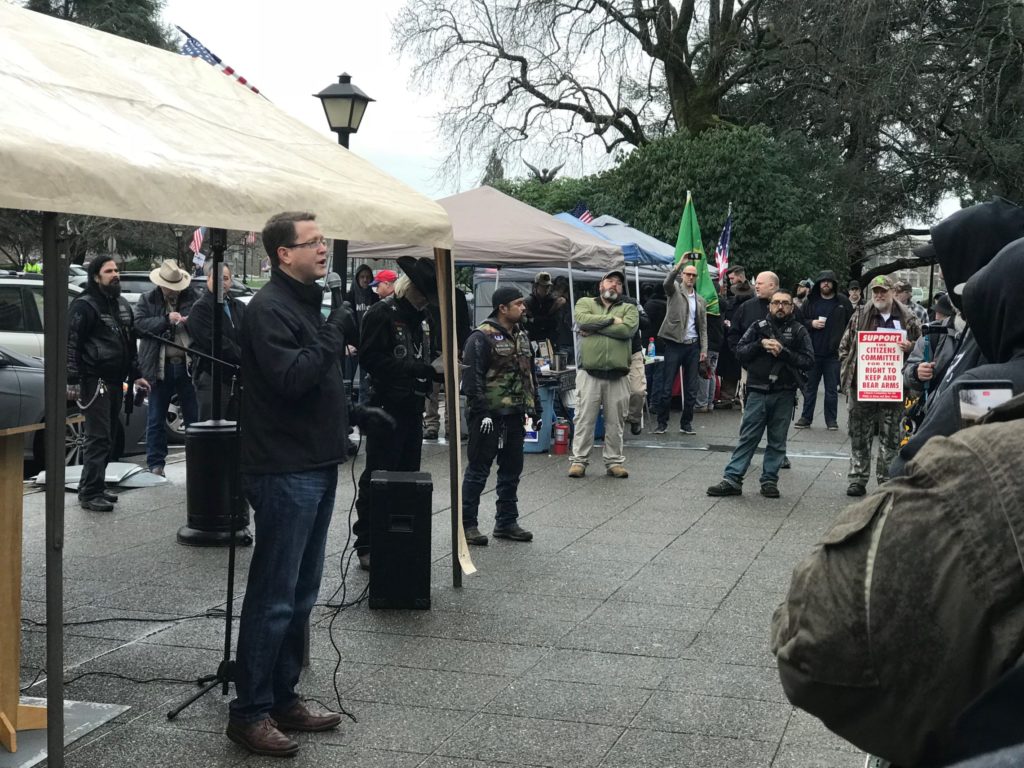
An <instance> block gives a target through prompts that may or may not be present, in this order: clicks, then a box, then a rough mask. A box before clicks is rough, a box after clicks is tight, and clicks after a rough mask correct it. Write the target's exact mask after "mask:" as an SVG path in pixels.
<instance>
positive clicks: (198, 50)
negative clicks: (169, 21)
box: [177, 27, 260, 93]
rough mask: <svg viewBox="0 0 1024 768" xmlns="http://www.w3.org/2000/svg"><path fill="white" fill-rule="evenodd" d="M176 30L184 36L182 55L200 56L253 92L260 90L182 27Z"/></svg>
mask: <svg viewBox="0 0 1024 768" xmlns="http://www.w3.org/2000/svg"><path fill="white" fill-rule="evenodd" d="M177 30H178V31H179V32H181V34H183V35H184V36H185V42H184V43H183V44H182V46H181V53H182V55H184V56H192V57H193V58H200V59H202V60H203V61H205V62H206V63H207V64H209V65H211V66H214V67H216V68H217V69H219V70H220V71H221V72H223V73H224V74H225V75H230V76H231V77H233V78H235V80H237V81H238V82H240V83H241V84H242V85H244V86H245V87H246V88H248V89H249V90H250V91H252V92H253V93H259V92H260V91H259V88H256V87H255V86H253V85H250V84H249V81H248V80H246V79H245V78H244V77H242V76H241V75H240V74H238V73H237V72H236V71H235V70H234V68H233V67H229V66H228V65H227V64H225V63H224V62H223V61H221V60H220V58H219V57H217V56H216V55H215V54H214V53H213V51H211V50H210V49H209V48H207V47H206V46H205V45H203V44H202V43H200V42H199V41H198V40H196V39H195V38H194V37H192V35H190V34H189V33H188V32H186V31H185V30H184V29H182V28H181V27H177Z"/></svg>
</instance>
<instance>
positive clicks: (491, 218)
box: [348, 187, 623, 269]
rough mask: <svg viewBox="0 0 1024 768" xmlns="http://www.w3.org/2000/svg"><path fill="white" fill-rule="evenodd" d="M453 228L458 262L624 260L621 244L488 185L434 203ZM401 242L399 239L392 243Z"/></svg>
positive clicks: (356, 251) (362, 253) (359, 249)
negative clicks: (442, 210) (445, 212)
mask: <svg viewBox="0 0 1024 768" xmlns="http://www.w3.org/2000/svg"><path fill="white" fill-rule="evenodd" d="M437 202H438V203H440V204H441V206H442V207H443V208H444V209H445V211H447V212H448V215H449V217H451V222H452V227H453V229H454V230H455V245H454V246H453V247H452V256H453V257H454V259H455V261H456V262H457V263H475V264H488V265H491V266H503V267H504V266H544V265H548V264H563V265H564V264H566V263H570V262H571V263H572V264H573V266H579V267H589V268H591V269H612V268H614V267H621V266H622V264H623V256H622V248H620V247H619V246H618V245H616V244H615V243H612V242H610V241H609V240H606V239H604V238H602V237H598V236H596V235H593V234H591V233H589V232H584V231H583V230H580V229H578V228H577V227H574V226H573V225H571V224H566V223H565V222H564V221H559V220H558V219H556V218H555V217H554V216H551V215H550V214H547V213H544V211H541V210H538V209H537V208H534V207H533V206H530V205H527V204H526V203H523V202H520V201H519V200H516V199H515V198H513V197H509V196H508V195H506V194H503V193H502V192H499V191H498V190H496V189H494V188H493V187H479V188H477V189H471V190H470V191H468V192H462V193H461V194H458V195H452V196H451V197H444V198H441V199H440V200H438V201H437ZM396 242H401V241H396ZM348 253H349V257H350V258H352V259H356V260H358V259H397V258H398V257H399V256H429V255H430V254H429V253H428V252H427V251H426V250H425V249H423V248H417V247H415V246H407V245H374V244H369V243H350V244H349V250H348Z"/></svg>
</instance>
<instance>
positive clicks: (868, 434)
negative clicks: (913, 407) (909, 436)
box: [839, 275, 921, 496]
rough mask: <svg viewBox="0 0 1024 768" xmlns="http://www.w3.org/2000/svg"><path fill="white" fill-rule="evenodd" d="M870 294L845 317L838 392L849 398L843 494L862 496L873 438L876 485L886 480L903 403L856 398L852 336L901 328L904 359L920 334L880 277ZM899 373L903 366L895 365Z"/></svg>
mask: <svg viewBox="0 0 1024 768" xmlns="http://www.w3.org/2000/svg"><path fill="white" fill-rule="evenodd" d="M868 289H869V291H870V295H869V297H868V299H867V301H866V303H865V304H864V305H862V306H860V307H857V309H856V311H855V312H854V313H853V317H851V318H850V324H849V325H848V326H847V329H846V333H845V334H843V340H842V341H841V342H840V344H839V364H840V366H841V373H840V376H839V385H840V386H839V388H840V390H841V391H842V392H845V393H847V395H848V396H849V403H850V406H849V433H850V474H849V476H848V479H849V481H850V485H849V486H848V487H847V489H846V495H847V496H863V495H864V494H865V493H866V492H867V490H866V489H867V484H868V479H869V478H870V476H871V445H872V442H873V440H874V437H875V435H877V436H878V461H877V463H876V465H875V473H876V478H877V480H878V484H879V485H881V484H882V483H884V482H885V481H886V480H888V479H889V465H890V464H892V460H893V459H894V458H895V456H896V449H897V448H899V441H900V422H901V421H902V419H903V401H902V400H901V401H899V402H861V401H859V400H858V399H857V334H858V332H859V331H877V330H885V329H892V330H897V331H899V330H902V331H906V338H905V339H904V341H903V342H902V343H901V344H900V346H901V348H902V349H903V360H904V363H905V362H906V358H907V354H908V353H909V352H910V350H912V349H913V348H914V342H915V341H916V340H917V339H918V337H920V335H921V325H920V323H918V321H917V317H916V316H915V315H914V313H913V312H911V311H910V310H908V309H907V308H906V307H904V306H903V305H902V304H900V303H899V302H898V301H896V300H895V298H894V295H893V294H894V291H893V284H892V281H891V280H890V279H889V278H888V277H886V276H885V275H879V276H878V277H875V278H874V279H872V281H871V282H870V283H869V284H868ZM900 369H901V370H902V366H900Z"/></svg>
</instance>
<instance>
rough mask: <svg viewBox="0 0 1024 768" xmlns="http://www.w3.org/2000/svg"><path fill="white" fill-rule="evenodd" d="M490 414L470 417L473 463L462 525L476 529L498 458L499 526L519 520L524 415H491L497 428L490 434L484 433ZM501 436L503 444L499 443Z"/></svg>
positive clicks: (464, 490) (468, 473)
mask: <svg viewBox="0 0 1024 768" xmlns="http://www.w3.org/2000/svg"><path fill="white" fill-rule="evenodd" d="M489 415H490V414H488V413H486V412H485V413H478V414H474V415H473V416H470V418H469V448H468V449H467V451H466V453H467V457H468V458H469V465H468V466H467V467H466V471H465V473H464V474H463V476H462V525H463V527H464V528H473V527H475V526H476V524H477V519H478V518H477V513H478V511H479V508H480V494H481V493H483V490H484V486H485V485H487V477H488V475H490V474H491V464H492V463H493V462H494V459H495V458H497V459H498V485H497V488H496V491H497V496H498V500H497V502H496V507H495V509H496V512H495V515H494V527H495V528H508V527H509V526H511V525H514V524H515V522H516V520H518V519H519V496H518V493H519V476H520V475H522V474H523V439H524V438H525V437H526V434H525V432H524V429H523V415H522V414H519V413H516V414H511V415H509V416H491V419H492V420H493V422H494V428H493V429H492V430H491V431H490V432H489V433H487V434H482V433H481V432H480V423H481V422H482V421H483V419H484V417H485V416H489ZM499 438H501V440H500V442H501V445H500V446H499V445H498V443H499Z"/></svg>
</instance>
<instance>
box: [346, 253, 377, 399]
mask: <svg viewBox="0 0 1024 768" xmlns="http://www.w3.org/2000/svg"><path fill="white" fill-rule="evenodd" d="M372 282H373V270H372V269H370V268H369V267H368V266H367V265H366V264H360V265H359V267H358V269H356V275H355V279H354V280H353V281H352V285H351V286H350V287H349V289H348V293H346V294H345V300H346V301H347V302H348V303H349V306H350V307H352V312H353V314H354V315H355V321H356V328H362V327H363V315H365V314H366V310H368V309H369V308H370V307H372V306H373V305H374V304H376V303H377V302H378V301H380V296H378V295H377V294H376V292H375V291H374V290H373V287H372V286H371V285H370V283H372ZM357 346H358V343H357V342H353V341H351V340H350V341H349V343H348V348H347V357H346V360H345V376H346V377H347V378H349V379H354V378H355V375H356V369H357V368H358V370H359V399H358V402H360V403H365V402H366V401H367V398H368V397H369V393H368V392H367V389H368V388H369V387H368V385H367V381H366V370H365V369H364V368H363V367H362V366H361V365H359V352H358V350H357V349H356V347H357ZM353 402H355V400H353Z"/></svg>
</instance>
